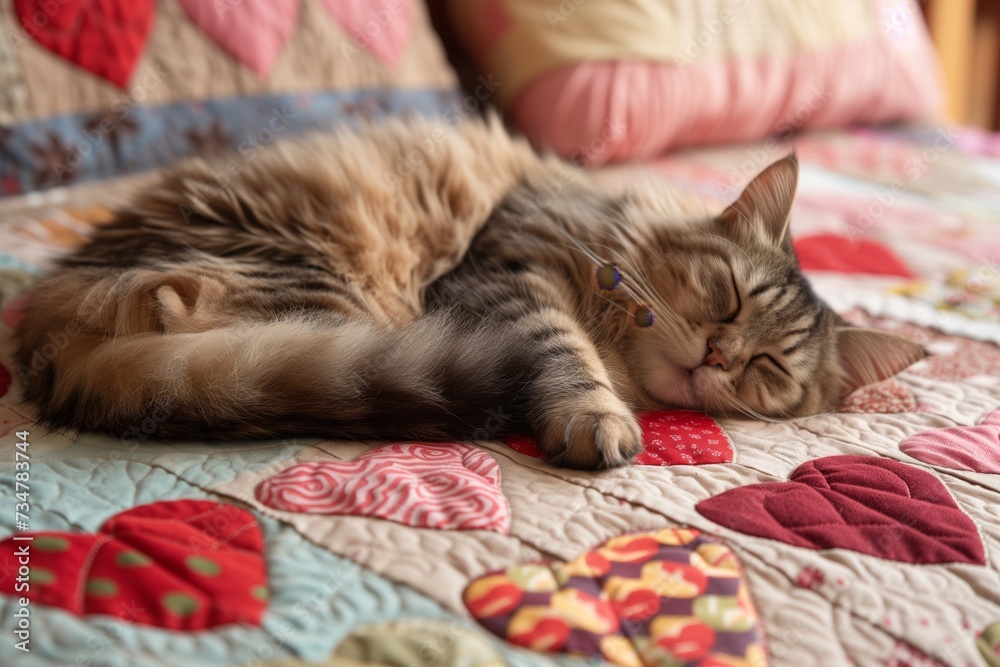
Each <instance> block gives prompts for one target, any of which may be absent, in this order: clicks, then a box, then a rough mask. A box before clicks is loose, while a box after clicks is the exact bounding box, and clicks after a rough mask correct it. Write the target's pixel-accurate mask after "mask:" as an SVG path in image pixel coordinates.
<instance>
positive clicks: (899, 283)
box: [0, 128, 1000, 667]
mask: <svg viewBox="0 0 1000 667" xmlns="http://www.w3.org/2000/svg"><path fill="white" fill-rule="evenodd" d="M998 143H1000V142H997V141H996V139H995V138H994V137H989V136H983V135H978V134H973V133H970V132H968V131H965V130H962V129H960V128H941V129H885V130H878V131H874V130H853V131H838V132H831V133H821V134H807V135H804V136H799V137H797V138H794V139H790V140H788V141H784V142H776V141H769V142H764V143H760V144H754V145H745V146H736V147H732V146H730V147H724V148H717V149H712V150H699V151H691V152H685V153H680V154H676V155H674V156H671V157H669V158H666V159H662V160H659V161H656V162H651V163H643V164H636V165H628V166H623V167H614V168H608V169H606V170H604V171H602V172H601V173H600V174H599V176H600V178H601V179H603V180H604V181H605V182H606V183H607V184H608V186H609V187H617V186H618V185H620V184H622V183H625V182H634V181H636V180H638V179H666V180H668V181H670V182H672V183H674V184H675V185H677V186H678V187H682V188H685V189H687V190H690V191H692V192H698V193H700V194H702V195H703V196H705V197H707V198H710V199H715V200H718V201H719V202H723V201H725V200H727V199H732V198H733V197H734V195H735V193H736V192H737V190H738V189H739V187H740V186H741V185H742V184H743V183H745V182H746V181H747V180H749V178H750V177H751V176H752V175H753V174H754V173H756V172H757V171H759V170H760V169H761V168H762V167H764V166H766V165H767V164H768V163H770V162H772V161H774V160H775V159H777V158H779V157H781V156H782V155H784V153H785V152H786V151H787V150H790V149H791V148H793V147H794V148H795V149H796V150H797V153H798V156H799V159H800V162H801V165H802V175H801V181H800V190H799V196H798V200H797V203H796V205H795V209H794V212H793V220H792V233H793V236H794V241H795V245H796V247H797V249H798V252H799V255H800V258H801V262H802V265H803V268H804V269H805V270H806V271H807V274H808V276H809V278H810V280H811V282H812V284H813V286H814V287H815V289H816V290H817V291H818V292H819V293H820V295H821V296H823V297H824V298H825V299H827V300H828V302H829V303H831V305H833V306H834V307H835V308H836V309H837V310H838V311H839V312H841V313H842V314H843V316H844V317H845V318H847V319H849V320H850V321H852V322H854V323H857V324H863V325H865V326H872V327H877V328H882V329H888V330H892V331H895V332H898V333H900V334H902V335H904V336H908V337H910V338H912V339H913V340H915V341H917V342H919V343H920V344H922V345H923V346H924V347H925V348H926V349H927V350H928V351H929V353H930V356H928V357H927V358H926V359H925V360H923V361H921V362H920V363H918V364H916V365H914V366H912V367H911V368H909V369H908V370H907V371H905V372H904V373H902V374H901V375H899V376H898V377H896V378H894V379H891V380H889V381H886V382H883V383H881V384H878V385H874V386H869V387H865V388H863V389H861V390H859V391H858V392H856V393H854V394H852V395H851V396H849V397H848V398H847V399H845V400H844V401H843V403H842V404H841V405H840V406H839V407H838V409H837V410H836V411H835V412H832V413H829V414H823V415H818V416H815V417H810V418H807V419H798V420H794V421H788V422H759V421H752V420H747V419H716V418H712V417H710V416H708V415H704V414H699V413H692V412H686V411H670V410H667V411H660V412H652V413H646V414H643V415H642V417H641V419H642V425H643V429H644V433H645V445H646V449H645V452H644V453H643V454H642V455H641V456H640V457H639V458H638V460H637V461H636V462H635V464H634V465H631V466H628V467H625V468H621V469H617V470H612V471H607V472H601V473H585V472H577V471H569V470H560V469H556V468H553V467H552V466H550V465H548V464H547V463H545V462H544V461H543V460H541V458H540V457H539V454H538V451H537V449H536V448H535V446H534V444H533V442H532V440H531V438H530V437H528V436H513V437H508V438H505V439H498V438H497V437H496V434H497V433H498V432H499V430H500V427H502V426H503V424H504V421H505V419H506V418H507V417H506V416H505V415H504V412H503V409H502V407H501V408H498V409H496V410H492V411H490V412H488V413H484V415H483V423H482V426H481V428H480V430H479V431H478V433H477V436H478V439H477V440H476V441H474V442H455V443H423V442H382V443H358V442H337V441H333V440H315V439H310V440H303V439H286V440H281V441H270V442H229V443H215V444H204V443H198V442H185V443H164V442H160V441H158V440H156V438H155V437H154V436H155V433H156V430H157V425H158V424H160V423H162V422H164V421H165V420H169V419H170V415H169V414H150V415H148V416H147V417H146V418H145V419H144V420H143V421H142V422H141V423H137V424H134V425H133V427H132V428H130V429H129V430H128V431H127V432H125V433H122V434H121V435H120V437H117V438H111V437H97V436H92V435H74V434H67V433H49V432H46V431H45V430H44V429H43V428H42V427H40V426H38V425H36V424H35V423H34V422H33V419H32V414H31V412H30V410H28V409H27V408H26V407H25V406H24V405H23V404H21V403H20V401H19V399H18V394H19V380H18V372H17V370H18V369H17V368H15V366H14V363H13V343H12V332H13V331H15V330H16V328H17V326H18V323H19V320H20V317H21V314H22V312H23V307H24V304H25V298H26V297H25V293H26V291H27V290H28V289H30V286H31V284H32V282H33V281H34V280H36V279H37V277H38V276H39V275H40V274H41V273H42V272H44V271H45V269H46V267H47V266H48V265H49V264H50V263H51V262H52V261H53V259H54V258H56V257H58V256H59V255H60V254H61V253H65V252H67V251H68V250H69V249H71V248H72V247H74V246H75V245H76V244H78V243H80V242H81V241H82V239H83V238H85V235H86V233H87V231H88V230H89V229H90V228H91V227H92V226H93V225H96V224H100V223H101V222H102V221H104V220H106V219H107V218H108V215H109V214H108V207H109V206H112V205H115V204H116V203H118V202H120V201H122V200H123V199H124V198H125V197H127V195H128V193H129V192H130V191H132V190H133V189H135V188H139V187H142V185H143V183H144V182H145V179H146V178H148V176H138V177H132V178H130V179H128V180H120V181H112V182H107V183H103V184H87V185H82V186H77V187H76V188H73V189H70V190H66V189H60V190H53V191H50V192H46V193H40V194H35V195H31V196H30V197H24V198H20V199H9V200H5V201H3V202H0V308H2V312H0V320H2V324H0V480H2V484H0V664H2V665H12V666H14V665H17V666H20V665H30V666H35V665H39V666H47V665H53V666H54V665H89V666H101V667H104V666H107V667H128V666H131V665H144V666H145V665H148V666H161V665H204V666H213V667H214V666H218V667H235V666H237V665H260V666H263V665H267V666H269V667H278V666H285V667H288V666H293V665H299V666H301V665H328V666H343V667H349V666H355V667H356V666H357V665H382V666H386V665H392V666H404V665H405V666H407V667H408V666H410V665H421V666H431V665H437V666H445V665H448V666H450V665H457V666H464V667H473V666H475V667H487V666H496V665H514V666H519V667H520V666H524V667H552V666H555V665H563V666H566V667H570V666H583V665H605V664H610V665H618V666H620V667H638V666H655V667H680V666H684V667H693V666H699V667H764V666H765V665H772V666H775V667H778V666H788V667H812V666H821V665H822V666H825V665H832V666H839V665H860V666H872V667H883V666H884V667H902V666H912V667H931V666H941V665H945V666H957V667H986V666H992V667H996V666H997V665H1000V566H998V563H1000V347H998V344H1000V222H998V221H1000V159H998V154H1000V151H998V150H997V146H998ZM67 335H72V332H70V333H59V332H54V333H53V337H52V340H51V345H52V346H53V347H52V349H53V350H55V349H58V346H60V345H62V344H65V336H67ZM43 353H44V351H43Z"/></svg>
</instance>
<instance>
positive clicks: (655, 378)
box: [18, 120, 923, 469]
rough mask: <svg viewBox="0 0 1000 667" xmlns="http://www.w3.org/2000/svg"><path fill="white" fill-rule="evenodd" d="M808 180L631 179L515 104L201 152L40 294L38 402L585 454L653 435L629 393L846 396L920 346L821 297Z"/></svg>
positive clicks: (796, 403) (757, 414)
mask: <svg viewBox="0 0 1000 667" xmlns="http://www.w3.org/2000/svg"><path fill="white" fill-rule="evenodd" d="M797 177H798V164H797V162H796V159H795V158H794V156H789V157H786V158H784V159H782V160H779V161H778V162H776V163H775V164H773V165H771V166H770V167H768V168H767V169H765V170H764V171H763V173H761V174H760V175H759V176H757V177H756V178H755V179H754V180H753V181H752V182H751V183H750V184H749V186H747V188H746V190H745V191H744V192H743V194H742V195H741V196H740V197H739V199H738V200H737V201H736V202H735V203H734V204H733V205H732V206H729V207H727V208H726V209H725V210H723V211H722V212H721V213H719V212H717V211H715V212H712V211H709V210H708V209H706V208H704V207H703V206H702V205H699V204H697V203H695V202H692V201H689V200H687V199H685V198H683V197H682V196H680V195H679V194H677V193H672V192H670V191H667V190H665V189H662V188H656V187H654V186H646V187H643V188H636V189H633V190H632V191H630V192H628V193H626V194H621V195H613V194H610V193H607V192H604V191H602V190H601V189H600V188H599V187H597V186H596V185H595V184H594V183H593V182H592V181H590V180H589V179H588V177H587V176H586V175H585V174H584V173H582V172H580V171H578V170H576V169H573V168H571V167H569V166H568V165H565V164H562V163H559V162H558V161H555V160H554V159H546V158H539V157H538V156H536V154H535V153H533V152H532V151H531V149H530V148H529V147H528V146H527V145H526V144H524V143H523V142H521V141H519V140H516V139H512V138H510V137H509V136H508V135H507V134H506V133H505V132H504V131H503V129H502V128H501V127H500V125H499V123H498V122H496V121H489V122H486V123H479V122H469V123H465V124H462V125H460V126H459V127H457V128H454V127H450V126H447V125H445V124H439V123H435V122H432V121H419V120H414V121H408V122H402V121H390V122H387V123H385V124H383V125H379V126H368V127H366V128H364V129H362V130H361V131H359V132H344V133H342V134H340V135H337V136H333V137H330V136H314V137H309V138H307V139H304V140H300V141H296V142H285V143H279V144H277V145H275V146H274V147H273V148H271V149H269V150H267V151H264V152H262V153H259V154H257V155H254V156H250V157H248V158H246V159H244V160H242V161H241V160H238V159H235V158H231V159H229V160H228V161H227V160H223V161H218V162H211V161H205V160H193V161H190V162H187V163H186V164H183V165H182V166H180V167H178V168H176V169H174V170H173V171H170V172H168V173H166V174H165V175H164V176H162V178H160V180H159V181H158V182H157V183H156V184H155V185H154V186H152V187H151V188H149V189H148V190H146V191H144V192H141V193H139V194H138V195H137V196H136V197H135V200H134V202H133V203H132V204H131V206H130V207H128V208H127V209H125V210H121V211H119V212H118V214H117V216H116V219H115V220H114V221H113V222H112V223H110V224H107V225H104V226H102V227H100V228H98V229H97V230H96V232H95V233H94V235H93V238H92V239H91V240H90V241H89V242H88V243H87V244H86V245H84V246H82V247H81V248H80V249H79V250H77V251H76V252H75V253H73V254H72V255H70V256H68V257H66V258H65V259H63V260H62V261H61V262H60V263H59V266H58V267H57V268H56V270H55V271H54V272H53V273H52V274H51V275H50V276H48V278H46V279H45V280H43V281H42V282H41V283H40V284H39V285H38V286H37V287H36V288H35V290H34V292H33V298H32V302H31V305H30V308H29V310H28V313H27V317H26V319H25V320H24V322H23V324H22V326H21V328H20V330H19V338H20V341H19V342H20V348H19V353H18V354H19V361H20V364H21V371H22V376H23V379H24V386H25V389H24V394H25V398H26V400H27V401H29V402H30V403H31V404H33V405H34V406H35V407H36V408H37V410H38V414H39V417H40V419H41V421H42V422H44V423H45V424H48V425H50V426H52V427H56V428H74V429H80V430H83V431H96V432H102V433H106V434H110V435H113V436H122V435H123V434H125V433H127V432H130V431H131V432H135V429H136V427H137V425H139V424H142V423H144V420H147V421H148V416H149V415H151V414H156V415H158V418H157V425H156V432H155V433H154V434H153V436H154V437H157V438H171V439H176V438H183V439H199V440H203V439H242V438H272V437H282V436H322V437H328V438H359V439H421V440H428V439H434V440H443V439H448V440H451V439H461V438H468V437H471V436H473V435H474V434H476V433H482V432H483V427H484V424H487V423H489V424H493V425H494V427H493V428H491V429H490V430H489V435H490V436H491V437H495V436H500V435H504V434H506V433H508V432H513V431H519V430H524V429H530V430H531V431H533V433H534V434H535V436H536V439H537V440H538V442H539V444H540V446H541V448H542V449H543V450H544V452H545V454H546V455H547V456H548V458H549V459H550V460H551V461H552V462H554V463H555V464H557V465H562V466H568V467H575V468H585V469H593V468H602V467H611V466H618V465H622V464H625V463H627V462H628V461H629V460H630V459H631V458H632V457H633V456H634V455H635V454H637V453H638V452H639V451H640V450H641V447H642V442H641V433H640V431H639V427H638V426H637V424H636V418H635V416H634V414H633V411H634V410H636V409H644V408H654V407H667V406H673V407H684V408H695V409H700V410H705V411H708V412H710V413H713V414H721V415H727V414H728V415H745V416H750V417H754V418H764V419H784V418H793V417H799V416H804V415H810V414H814V413H818V412H823V411H828V410H831V409H832V408H833V407H834V406H835V405H836V404H837V402H838V401H839V400H840V399H841V398H842V397H843V396H844V395H845V393H847V392H848V391H850V390H851V389H853V388H855V387H857V386H859V385H862V384H866V383H869V382H873V381H877V380H881V379H884V378H886V377H888V376H890V375H892V374H894V373H896V372H898V371H900V370H902V369H903V368H905V367H906V366H908V365H909V364H911V363H913V362H915V361H917V360H918V359H920V358H921V357H922V356H923V352H922V350H921V348H920V347H919V346H917V345H916V344H914V343H912V342H910V341H908V340H906V339H903V338H900V337H898V336H895V335H892V334H888V333H882V332H876V331H869V330H863V329H857V328H852V327H848V326H847V325H846V324H845V323H844V322H843V321H842V320H841V319H840V318H839V317H838V316H837V315H836V314H834V312H833V311H832V310H830V308H829V307H827V306H826V305H824V304H823V303H822V302H821V301H820V300H819V299H818V298H817V297H816V296H815V295H814V294H813V292H812V290H811V289H810V288H809V285H808V283H807V282H806V280H805V279H804V278H803V276H802V274H801V273H800V271H799V268H798V264H797V261H796V258H795V254H794V251H793V249H792V245H791V243H790V240H789V236H788V230H787V227H788V220H789V212H790V208H791V205H792V199H793V196H794V193H795V189H796V183H797ZM598 276H599V278H600V279H598ZM496 414H502V415H504V419H503V420H502V421H503V423H502V425H501V427H500V428H497V427H496V426H495V420H491V418H490V415H496Z"/></svg>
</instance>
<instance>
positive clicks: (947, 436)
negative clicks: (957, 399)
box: [899, 410, 1000, 474]
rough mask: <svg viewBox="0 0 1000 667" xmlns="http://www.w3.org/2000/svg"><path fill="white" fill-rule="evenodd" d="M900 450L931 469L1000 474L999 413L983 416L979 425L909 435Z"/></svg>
mask: <svg viewBox="0 0 1000 667" xmlns="http://www.w3.org/2000/svg"><path fill="white" fill-rule="evenodd" d="M899 448H900V449H901V450H902V451H903V452H904V453H906V454H908V455H910V456H912V457H913V458H915V459H917V460H918V461H923V462H924V463H928V464H930V465H932V466H941V467H942V468H952V469H954V470H969V471H972V472H985V473H993V474H1000V410H994V411H993V412H991V413H989V414H988V415H986V416H985V417H984V418H983V421H982V423H980V424H979V426H953V427H951V428H936V429H931V430H929V431H923V432H921V433H917V434H916V435H911V436H910V437H909V438H907V439H906V440H904V441H903V442H902V443H900V445H899Z"/></svg>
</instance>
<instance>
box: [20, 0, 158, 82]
mask: <svg viewBox="0 0 1000 667" xmlns="http://www.w3.org/2000/svg"><path fill="white" fill-rule="evenodd" d="M154 5H155V2H154V1H153V0H59V2H44V1H43V0H14V11H15V12H17V18H18V19H19V21H20V23H21V27H22V28H23V29H24V31H25V33H26V34H28V35H31V36H32V37H33V38H34V39H35V41H36V42H38V43H39V44H41V45H42V46H44V47H45V48H47V49H49V50H50V51H52V52H53V53H56V54H57V55H59V56H61V57H63V58H65V59H66V60H68V61H70V62H72V63H74V64H76V65H79V66H80V67H82V68H83V69H85V70H87V71H89V72H93V73H94V74H96V75H97V76H100V77H103V78H105V79H107V80H108V81H110V82H112V83H114V84H115V85H117V86H118V87H120V88H124V87H125V85H126V84H127V83H128V80H129V78H130V77H131V76H132V70H133V69H134V68H135V64H136V63H137V62H138V61H139V56H140V55H142V50H143V49H144V48H145V46H146V38H147V37H148V36H149V29H150V26H152V24H153V9H154Z"/></svg>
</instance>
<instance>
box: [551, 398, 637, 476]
mask: <svg viewBox="0 0 1000 667" xmlns="http://www.w3.org/2000/svg"><path fill="white" fill-rule="evenodd" d="M561 440H562V442H561V443H560V444H561V449H560V451H558V453H556V454H555V455H554V456H552V459H551V460H552V463H553V464H555V465H557V466H560V467H563V468H577V469H580V470H598V469H601V468H616V467H618V466H622V465H626V464H627V463H629V462H630V461H631V460H632V459H633V458H634V457H635V456H636V455H637V454H639V453H640V452H641V451H642V430H641V429H640V428H639V424H638V423H637V422H636V419H635V416H634V415H633V414H632V413H631V412H629V411H624V412H611V413H609V412H600V413H586V412H584V413H577V414H574V415H571V416H570V417H569V418H568V419H566V421H565V423H564V430H563V433H562V438H561Z"/></svg>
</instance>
